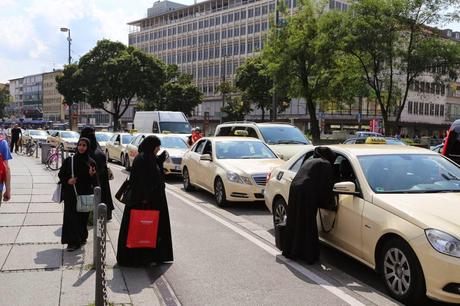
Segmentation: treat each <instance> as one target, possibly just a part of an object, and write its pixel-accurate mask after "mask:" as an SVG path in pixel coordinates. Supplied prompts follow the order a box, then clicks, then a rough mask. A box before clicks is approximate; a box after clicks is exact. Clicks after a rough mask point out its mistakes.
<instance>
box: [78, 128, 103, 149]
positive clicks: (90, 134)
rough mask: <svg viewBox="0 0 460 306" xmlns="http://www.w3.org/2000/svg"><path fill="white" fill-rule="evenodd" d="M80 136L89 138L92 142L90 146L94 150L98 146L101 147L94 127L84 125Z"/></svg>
mask: <svg viewBox="0 0 460 306" xmlns="http://www.w3.org/2000/svg"><path fill="white" fill-rule="evenodd" d="M80 137H84V138H87V139H88V140H89V142H90V144H91V145H90V147H89V148H90V149H91V151H94V150H96V149H97V148H99V143H98V142H97V139H96V131H95V130H94V128H92V127H90V126H87V127H84V128H83V129H82V130H81V133H80Z"/></svg>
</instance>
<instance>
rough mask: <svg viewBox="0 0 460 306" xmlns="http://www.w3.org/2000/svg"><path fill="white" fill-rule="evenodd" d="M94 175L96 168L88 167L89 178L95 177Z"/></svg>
mask: <svg viewBox="0 0 460 306" xmlns="http://www.w3.org/2000/svg"><path fill="white" fill-rule="evenodd" d="M95 174H96V167H94V166H90V167H89V175H90V176H93V175H95Z"/></svg>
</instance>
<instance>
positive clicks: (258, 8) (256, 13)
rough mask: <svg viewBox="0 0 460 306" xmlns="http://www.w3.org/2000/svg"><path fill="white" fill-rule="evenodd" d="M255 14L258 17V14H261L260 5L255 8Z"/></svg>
mask: <svg viewBox="0 0 460 306" xmlns="http://www.w3.org/2000/svg"><path fill="white" fill-rule="evenodd" d="M254 15H255V16H256V17H257V16H260V6H258V7H256V8H255V9H254Z"/></svg>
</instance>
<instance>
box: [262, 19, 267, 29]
mask: <svg viewBox="0 0 460 306" xmlns="http://www.w3.org/2000/svg"><path fill="white" fill-rule="evenodd" d="M267 29H268V23H267V22H266V21H264V22H262V31H266V30H267Z"/></svg>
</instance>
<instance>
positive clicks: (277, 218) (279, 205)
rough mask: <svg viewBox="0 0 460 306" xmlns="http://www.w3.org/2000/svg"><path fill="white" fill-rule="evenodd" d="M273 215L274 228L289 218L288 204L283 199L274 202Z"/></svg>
mask: <svg viewBox="0 0 460 306" xmlns="http://www.w3.org/2000/svg"><path fill="white" fill-rule="evenodd" d="M272 214H273V225H274V226H276V225H278V224H279V223H281V222H282V221H284V220H285V218H286V216H287V204H286V201H284V199H283V198H282V197H277V198H275V200H274V201H273V209H272Z"/></svg>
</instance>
